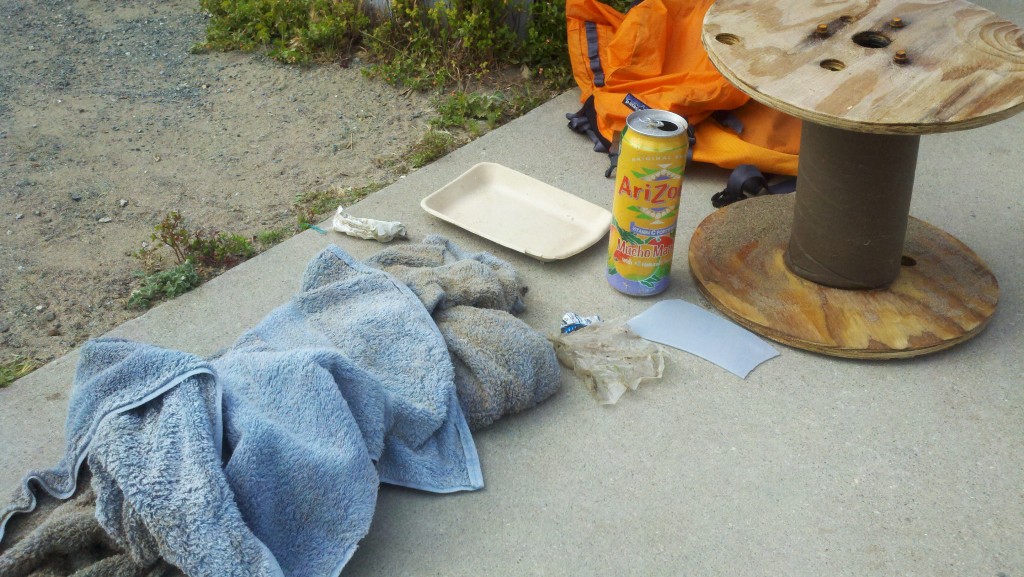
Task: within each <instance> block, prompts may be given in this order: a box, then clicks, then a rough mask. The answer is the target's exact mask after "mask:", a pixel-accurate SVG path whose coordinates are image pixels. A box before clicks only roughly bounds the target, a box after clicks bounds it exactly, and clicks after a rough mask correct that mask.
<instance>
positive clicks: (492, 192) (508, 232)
mask: <svg viewBox="0 0 1024 577" xmlns="http://www.w3.org/2000/svg"><path fill="white" fill-rule="evenodd" d="M420 206H422V207H423V210H425V211H427V212H429V213H430V214H432V215H434V216H436V217H438V218H440V219H442V220H446V221H448V222H450V223H452V224H454V225H456V226H459V227H462V228H464V229H466V230H468V231H470V232H472V233H474V234H477V235H480V236H482V237H484V238H486V239H488V240H491V241H494V242H496V243H498V244H500V245H502V246H505V247H508V248H510V249H512V250H515V251H518V252H521V253H523V254H526V255H529V256H532V257H533V258H536V259H538V260H542V261H552V260H559V259H563V258H568V257H570V256H573V255H575V254H577V253H579V252H582V251H583V250H584V249H586V248H588V247H590V246H591V245H593V244H594V243H596V242H597V241H599V240H601V238H603V237H604V235H605V234H606V233H607V232H608V227H609V225H611V220H612V215H611V212H609V211H608V210H607V209H604V208H601V207H600V206H597V205H595V204H593V203H590V202H587V201H585V200H583V199H581V198H579V197H577V196H573V195H571V194H569V193H567V192H565V191H563V190H560V189H558V188H555V187H553V186H551V185H549V184H546V183H543V182H541V181H539V180H537V179H535V178H531V177H529V176H526V175H525V174H522V173H520V172H516V171H515V170H512V169H511V168H508V167H505V166H502V165H500V164H495V163H493V162H481V163H480V164H477V165H476V166H474V167H473V168H470V169H469V170H467V171H466V172H465V173H463V174H462V175H461V176H459V177H458V178H456V179H455V180H453V181H451V182H449V183H448V184H446V185H444V186H443V187H441V188H440V189H438V190H437V191H436V192H434V193H432V194H431V195H430V196H428V197H426V198H424V199H423V200H422V201H420Z"/></svg>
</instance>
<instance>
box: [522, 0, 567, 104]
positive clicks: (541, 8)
mask: <svg viewBox="0 0 1024 577" xmlns="http://www.w3.org/2000/svg"><path fill="white" fill-rule="evenodd" d="M523 63H524V64H527V65H528V66H530V67H531V68H532V69H533V70H535V71H536V73H537V75H538V77H539V78H540V79H541V80H542V81H544V82H545V83H546V84H549V85H550V86H551V87H552V88H553V89H564V88H568V87H569V86H570V85H571V84H572V83H573V76H572V68H571V65H570V63H569V45H568V42H567V40H566V31H565V2H531V3H530V25H529V27H528V28H527V30H526V41H525V42H524V43H523Z"/></svg>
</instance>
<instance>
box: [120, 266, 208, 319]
mask: <svg viewBox="0 0 1024 577" xmlns="http://www.w3.org/2000/svg"><path fill="white" fill-rule="evenodd" d="M138 276H140V277H142V279H143V280H142V286H140V287H139V288H137V289H135V290H134V291H132V294H131V296H129V297H128V303H127V305H128V308H133V309H148V308H149V307H151V306H153V304H154V303H156V302H157V301H160V300H163V299H172V298H174V297H176V296H180V295H183V294H185V293H187V292H188V291H190V290H192V289H194V288H195V287H197V286H199V285H200V284H202V283H203V280H202V279H201V278H200V277H199V274H198V273H197V272H196V269H195V267H194V266H193V265H192V262H191V261H185V262H184V263H182V264H179V265H178V266H176V267H173V268H170V269H167V270H163V271H159V272H156V273H153V274H150V275H146V274H145V273H139V274H138Z"/></svg>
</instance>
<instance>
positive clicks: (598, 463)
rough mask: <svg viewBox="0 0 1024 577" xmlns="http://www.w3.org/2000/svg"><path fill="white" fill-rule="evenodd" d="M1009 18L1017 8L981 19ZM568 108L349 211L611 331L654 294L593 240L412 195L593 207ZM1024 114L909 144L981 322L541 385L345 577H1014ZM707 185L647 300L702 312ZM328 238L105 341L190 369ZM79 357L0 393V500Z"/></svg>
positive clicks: (247, 267)
mask: <svg viewBox="0 0 1024 577" xmlns="http://www.w3.org/2000/svg"><path fill="white" fill-rule="evenodd" d="M979 3H980V4H984V5H985V6H989V7H991V8H992V9H994V10H996V11H997V12H999V13H1000V14H1002V15H1003V16H1004V17H1007V18H1009V19H1011V20H1014V21H1016V22H1017V23H1024V6H1022V5H1021V4H1019V3H1018V2H1016V0H1001V1H998V0H990V1H988V2H979ZM577 106H578V103H577V101H576V95H575V93H567V94H565V95H563V96H561V97H559V98H556V99H555V100H553V101H552V102H550V103H548V104H546V105H544V106H542V107H540V108H538V109H537V110H535V111H533V112H531V113H530V114H528V115H527V116H525V117H523V118H520V119H518V120H516V121H514V122H512V123H511V124H509V125H507V126H505V127H502V128H500V129H498V130H496V131H494V132H492V133H490V134H488V135H486V136H484V137H483V138H480V139H479V140H477V141H475V142H473V143H472V144H470V145H468V146H466V147H464V148H462V149H460V150H458V151H456V152H455V153H453V154H451V155H450V156H448V157H446V158H444V159H441V160H440V161H438V162H436V163H434V164H432V165H430V166H428V167H425V168H423V169H420V170H418V171H416V172H414V173H412V174H410V175H408V176H407V177H406V178H404V179H402V180H400V181H399V182H397V183H395V184H394V185H392V186H390V187H388V188H386V189H384V190H382V191H380V192H378V193H376V194H374V195H372V196H371V197H370V198H368V199H366V200H364V201H363V202H361V203H359V204H358V205H357V206H355V207H354V208H353V209H352V212H353V213H354V214H356V215H357V216H370V217H375V218H382V219H387V220H400V221H402V222H404V223H406V225H407V226H408V228H409V231H410V233H411V236H412V237H413V239H415V240H418V239H421V238H422V237H423V236H425V235H427V234H430V233H439V234H443V235H446V236H448V237H450V238H452V239H453V240H455V241H456V242H457V243H459V244H460V245H461V246H463V247H466V248H469V249H472V250H488V251H491V252H493V253H494V254H496V255H498V256H499V257H501V258H504V259H507V260H509V261H510V262H512V263H513V264H514V265H515V266H516V267H517V268H518V270H519V271H520V272H521V274H522V275H523V276H524V278H525V279H526V280H527V283H528V284H529V286H530V292H529V294H528V295H527V306H528V310H527V312H526V313H525V314H524V315H523V318H524V320H525V321H526V322H528V323H529V324H530V325H532V326H533V327H535V328H537V329H539V330H541V331H543V332H550V331H555V330H557V328H558V324H559V318H560V317H561V315H562V314H563V313H565V312H566V311H577V312H580V313H584V314H594V313H598V314H601V315H602V316H604V317H606V318H610V319H621V320H625V319H628V318H630V317H632V316H633V315H635V314H638V313H640V312H641V311H643V310H645V309H646V308H647V307H649V306H650V305H651V304H653V302H655V301H654V300H643V299H635V298H629V297H625V296H623V295H621V294H619V293H617V292H615V291H614V290H612V289H611V288H609V287H608V286H607V284H606V283H605V281H604V279H603V263H604V260H605V258H606V245H605V243H606V241H604V240H602V241H601V242H599V243H598V244H597V245H595V246H593V247H592V248H590V249H588V250H587V251H585V252H584V253H583V254H581V255H578V256H575V257H572V258H569V259H566V260H564V261H558V262H551V263H541V262H538V261H535V260H532V259H530V258H528V257H525V256H522V255H520V254H518V253H514V252H511V251H508V250H505V249H503V248H502V247H499V246H497V245H494V244H492V243H490V242H488V241H486V240H484V239H481V238H479V237H476V236H474V235H471V234H469V233H466V232H464V231H462V230H460V229H458V228H456V227H454V226H450V225H448V224H446V223H444V222H441V221H439V220H437V219H435V218H433V217H431V216H429V215H427V214H426V213H424V212H423V211H422V210H421V209H420V208H419V201H420V199H421V198H423V197H424V196H426V195H427V194H429V193H431V192H433V191H434V190H436V189H437V188H439V187H441V186H442V185H444V184H445V183H447V182H448V181H450V180H451V179H453V178H454V177H456V176H458V175H459V174H461V173H462V172H464V171H465V170H467V169H469V168H470V167H471V166H473V165H474V164H476V163H477V162H481V161H491V162H499V163H501V164H504V165H506V166H508V167H510V168H513V169H515V170H518V171H520V172H523V173H525V174H528V175H530V176H533V177H535V178H538V179H540V180H542V181H544V182H547V183H549V184H551V185H553V186H555V187H558V188H561V189H563V190H566V191H568V192H571V193H573V194H576V195H578V196H580V197H582V198H585V199H587V200H590V201H591V202H594V203H597V204H600V205H603V206H609V205H610V199H611V188H612V183H611V181H609V180H607V179H605V178H604V176H603V172H604V169H605V167H606V166H607V162H608V161H607V158H606V157H605V156H603V155H600V154H596V153H594V152H592V151H591V150H590V148H591V147H590V145H589V143H588V142H587V141H586V140H585V139H584V138H583V137H580V136H578V135H576V134H574V133H572V132H571V131H570V130H568V129H567V128H566V127H565V120H564V118H563V114H564V113H565V112H569V111H573V110H575V109H576V107H577ZM1022 135H1024V115H1019V116H1017V117H1015V118H1013V119H1011V120H1008V121H1004V122H1001V123H998V124H995V125H992V126H989V127H984V128H979V129H975V130H970V131H966V132H960V133H953V134H946V135H937V136H928V137H924V138H923V139H922V146H921V152H920V162H919V165H918V174H917V184H916V188H915V191H916V192H915V196H914V202H913V207H912V210H911V212H912V214H913V215H914V216H917V217H918V218H921V219H923V220H926V221H928V222H931V223H933V224H935V225H937V226H939V227H941V228H943V229H945V230H947V231H948V232H950V233H952V234H953V235H955V236H957V237H958V238H959V239H960V240H962V241H963V242H965V243H966V244H967V245H968V246H970V247H971V248H972V249H974V251H975V252H977V253H978V254H979V255H980V256H981V257H982V258H983V259H985V261H986V262H987V263H988V265H989V266H990V267H991V269H992V270H993V272H994V273H995V275H996V276H997V278H998V279H999V282H1000V285H1001V288H1002V294H1001V298H1000V304H999V310H998V311H997V313H996V315H995V317H994V319H993V320H992V323H991V325H990V326H989V327H988V328H987V329H986V330H985V331H984V332H983V333H982V334H981V335H979V336H978V337H976V338H974V339H973V340H971V341H968V342H967V343H965V344H963V345H960V346H958V347H955V348H953V349H951V350H949V351H946V352H942V353H938V354H934V355H931V356H926V357H922V358H918V359H914V360H908V361H888V362H857V361H848V360H840V359H835V358H829V357H823V356H818V355H814V354H811V353H807V352H803V351H799V350H795V349H789V348H786V347H783V346H781V345H778V348H779V349H780V351H781V353H782V354H781V356H780V357H778V358H776V359H773V360H771V361H769V362H767V363H766V364H764V365H762V366H760V367H759V368H757V369H756V370H755V371H754V372H753V373H752V374H751V375H750V376H749V377H748V378H747V379H746V380H741V379H739V378H737V377H735V376H733V375H732V374H730V373H728V372H726V371H725V370H722V369H720V368H718V367H716V366H714V365H712V364H710V363H708V362H706V361H703V360H701V359H699V358H696V357H693V356H690V355H688V354H686V353H682V352H679V351H672V352H670V353H669V354H668V358H667V361H668V362H667V367H666V372H665V378H664V380H663V381H662V382H660V383H655V384H647V385H644V386H642V387H641V388H640V390H639V391H637V392H635V393H627V395H626V396H625V397H624V398H623V399H622V400H621V401H620V402H619V404H618V405H615V406H611V407H603V406H599V405H597V403H596V402H595V401H594V400H593V399H592V398H591V397H590V395H589V393H588V392H587V391H586V390H585V389H584V387H583V386H582V384H580V382H578V381H577V380H576V379H575V378H574V377H573V376H572V375H571V373H569V372H567V371H566V372H564V379H563V381H564V382H563V386H562V389H561V391H560V392H559V393H558V394H557V395H556V396H555V397H554V398H552V399H551V400H550V401H548V402H546V403H544V404H543V405H541V406H540V407H538V408H536V409H534V410H532V411H529V412H527V413H524V414H522V415H519V416H516V417H513V418H508V419H505V420H503V421H500V422H499V423H497V424H496V425H495V426H493V427H491V428H489V429H487V430H484V431H482V432H480V433H479V434H478V435H477V436H476V442H477V447H478V450H479V452H480V457H481V461H482V463H483V468H484V478H485V481H486V483H487V487H486V488H485V489H483V490H482V491H479V492H476V493H460V494H452V495H443V496H438V495H431V494H424V493H419V492H415V491H410V490H399V489H393V488H387V487H385V488H384V489H383V490H382V491H381V495H380V500H379V503H378V507H377V513H376V517H375V519H374V524H373V527H372V529H371V532H370V535H369V536H368V537H367V538H366V539H365V540H364V541H363V543H362V546H361V548H360V549H359V551H358V552H357V553H356V556H355V557H354V558H353V560H352V562H351V563H350V564H349V565H348V567H347V568H346V570H345V572H344V574H345V575H394V576H397V575H417V576H424V575H466V576H469V575H473V576H477V575H790V576H792V575H797V576H803V575H807V576H811V575H851V576H853V575H856V576H865V575H922V576H930V577H939V576H947V575H948V576H954V575H957V576H959V575H972V576H995V575H1003V574H1005V575H1010V576H1013V575H1020V574H1021V572H1022V571H1024V386H1022V383H1024V378H1022V376H1021V375H1022V374H1024V360H1022V358H1024V357H1022V354H1021V351H1022V350H1024V270H1022V266H1021V247H1022V246H1024V229H1022V226H1021V224H1022V223H1024V203H1022V201H1021V199H1020V196H1021V194H1022V193H1024V184H1022V183H1024V162H1022V161H1024V155H1022V153H1021V149H1020V147H1021V142H1022V141H1024V137H1022ZM726 175H727V173H726V172H725V171H722V170H718V169H715V168H709V167H700V166H698V167H694V168H693V169H692V170H690V172H689V173H688V175H687V180H686V183H685V185H684V196H683V206H682V209H681V211H680V214H681V217H680V220H679V238H680V245H679V246H680V250H679V251H677V252H678V253H679V254H677V255H676V259H675V266H674V270H673V272H672V287H671V288H670V290H669V292H668V293H666V294H664V295H663V296H661V297H658V298H659V299H660V298H681V299H685V300H688V301H691V302H694V303H697V304H701V305H703V306H707V304H706V302H705V301H703V299H702V298H701V296H700V295H699V293H698V291H697V289H696V287H695V286H694V284H693V282H692V280H691V279H690V276H689V271H688V270H687V265H686V258H685V247H686V239H688V238H689V234H690V233H691V232H692V231H693V229H694V228H695V227H696V226H697V225H698V224H699V223H700V221H701V220H702V219H703V218H704V217H705V216H706V215H707V214H709V213H710V212H711V211H712V210H713V209H712V207H711V204H710V197H711V195H712V194H713V193H715V192H717V191H718V190H720V189H721V188H722V187H723V185H724V182H725V178H726ZM329 243H336V244H338V245H340V246H341V247H342V248H344V249H345V250H347V251H349V252H351V253H353V254H354V255H356V256H358V257H366V256H369V255H370V254H373V253H374V252H376V251H377V250H379V249H380V246H379V245H377V244H375V243H372V242H367V241H360V240H355V239H352V238H348V237H344V236H341V235H338V234H336V233H331V234H329V235H327V236H322V235H320V234H317V233H316V232H313V231H307V232H305V233H303V234H301V235H299V236H297V237H295V238H294V239H292V240H289V241H288V242H285V243H284V244H282V245H279V246H278V247H275V248H274V249H272V250H271V251H269V252H267V253H265V254H262V255H260V256H259V257H257V258H255V259H253V260H251V261H249V262H246V263H245V264H243V265H241V266H239V267H237V268H236V269H233V270H231V271H229V272H228V273H226V274H224V275H223V276H221V277H219V278H217V279H214V280H213V281H211V282H210V283H208V284H206V285H204V286H203V287H201V288H200V289H198V290H196V291H194V292H192V293H190V294H187V295H185V296H183V297H181V298H178V299H176V300H174V301H173V302H170V303H167V304H165V305H162V306H160V307H158V308H156V309H154V310H152V311H150V312H148V313H147V314H146V315H144V316H143V317H141V318H139V319H137V320H134V321H131V322H129V323H126V324H124V325H122V326H121V327H119V328H118V329H116V330H115V331H113V332H112V335H116V336H122V337H128V338H133V339H138V340H142V341H146V342H151V343H155V344H158V345H162V346H166V347H172V348H176V349H182V350H186V351H190V352H194V353H198V354H204V355H205V354H210V353H212V352H214V351H216V350H218V349H220V348H222V347H225V346H228V345H230V344H231V343H232V342H233V341H234V339H235V338H236V337H237V336H238V335H239V334H241V333H242V332H243V331H244V330H245V329H247V328H249V327H251V326H252V325H254V324H255V323H256V322H257V321H259V320H260V319H261V318H262V317H263V316H264V315H265V314H266V313H267V312H269V311H270V310H271V309H272V308H274V307H276V306H277V305H279V304H281V303H283V302H284V301H286V300H287V299H288V298H289V297H290V296H291V295H292V294H293V293H294V292H295V290H296V289H297V287H298V282H299V277H300V275H301V273H302V271H303V269H304V267H305V265H306V263H307V261H308V260H309V259H310V258H312V257H313V256H314V255H316V254H317V253H318V252H319V251H320V250H321V249H322V248H323V247H324V246H326V245H328V244H329ZM76 358H77V355H76V353H72V354H70V355H68V356H66V357H64V358H61V359H58V360H57V361H54V362H53V363H50V364H49V365H47V366H46V367H43V368H42V369H40V370H38V371H36V372H35V373H33V374H31V375H29V376H28V377H26V378H24V379H22V380H20V381H18V382H17V383H16V384H14V385H13V386H11V387H9V388H7V389H4V390H0V439H2V442H0V494H7V493H6V491H8V490H9V489H10V488H11V487H12V486H13V485H14V484H15V483H16V482H17V480H18V479H19V478H20V477H21V476H22V475H23V474H24V473H25V472H26V471H27V470H28V469H30V468H37V467H48V466H51V465H53V464H55V463H56V462H57V460H58V459H59V456H60V454H61V452H62V450H63V446H62V429H63V420H64V414H65V410H66V403H67V393H68V389H69V387H70V384H71V380H72V376H73V373H74V365H75V362H76Z"/></svg>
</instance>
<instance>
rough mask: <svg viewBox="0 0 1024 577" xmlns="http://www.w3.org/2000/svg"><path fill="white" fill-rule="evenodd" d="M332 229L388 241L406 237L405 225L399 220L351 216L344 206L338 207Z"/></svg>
mask: <svg viewBox="0 0 1024 577" xmlns="http://www.w3.org/2000/svg"><path fill="white" fill-rule="evenodd" d="M332 224H333V226H334V230H336V231H338V232H341V233H345V234H347V235H349V236H354V237H357V238H365V239H366V240H376V241H379V242H390V241H392V240H394V238H395V237H399V238H406V232H405V225H404V224H402V223H400V222H388V221H385V220H374V219H372V218H360V217H356V216H352V215H351V214H349V213H348V212H346V211H345V207H344V206H339V207H338V212H337V213H335V215H334V220H333V222H332Z"/></svg>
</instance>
